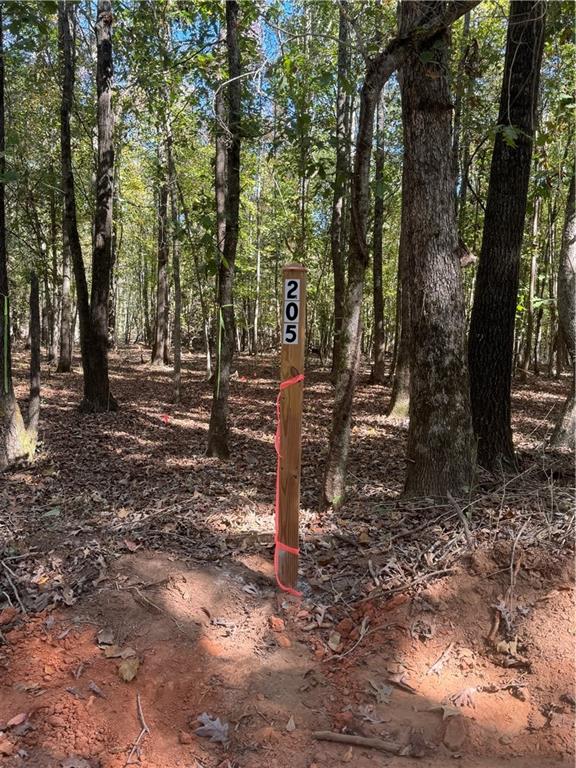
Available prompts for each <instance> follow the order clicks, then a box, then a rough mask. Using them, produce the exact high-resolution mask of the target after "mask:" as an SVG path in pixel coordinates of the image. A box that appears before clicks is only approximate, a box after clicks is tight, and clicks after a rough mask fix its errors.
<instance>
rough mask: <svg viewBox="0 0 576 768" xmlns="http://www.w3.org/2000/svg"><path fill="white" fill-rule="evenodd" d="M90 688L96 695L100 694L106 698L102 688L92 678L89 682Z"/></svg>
mask: <svg viewBox="0 0 576 768" xmlns="http://www.w3.org/2000/svg"><path fill="white" fill-rule="evenodd" d="M88 690H89V691H92V693H95V694H96V696H99V697H100V698H101V699H105V698H106V695H105V693H104V691H103V690H102V688H100V686H98V685H96V683H95V682H94V681H93V680H90V682H89V683H88Z"/></svg>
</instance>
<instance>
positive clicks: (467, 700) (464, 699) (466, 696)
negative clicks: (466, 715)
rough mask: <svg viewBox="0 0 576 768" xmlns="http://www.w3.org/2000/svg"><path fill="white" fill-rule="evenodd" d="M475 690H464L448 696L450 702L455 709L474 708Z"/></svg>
mask: <svg viewBox="0 0 576 768" xmlns="http://www.w3.org/2000/svg"><path fill="white" fill-rule="evenodd" d="M476 693H477V690H476V688H464V690H462V691H459V692H458V693H454V694H453V695H452V696H450V701H451V702H452V704H454V705H455V706H456V707H471V708H474V707H476V704H475V703H474V696H475V695H476Z"/></svg>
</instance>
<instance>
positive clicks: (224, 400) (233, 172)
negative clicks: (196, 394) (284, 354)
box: [206, 0, 242, 459]
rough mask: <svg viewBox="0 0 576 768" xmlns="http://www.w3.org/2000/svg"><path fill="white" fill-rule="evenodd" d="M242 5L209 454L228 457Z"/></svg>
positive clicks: (231, 21) (233, 72)
mask: <svg viewBox="0 0 576 768" xmlns="http://www.w3.org/2000/svg"><path fill="white" fill-rule="evenodd" d="M238 13H239V5H238V3H237V2H236V0H229V2H227V3H226V47H227V52H228V77H229V81H230V82H229V83H228V86H227V87H228V130H229V133H230V138H229V145H228V153H227V158H226V182H227V193H226V233H225V236H224V251H223V254H222V258H221V260H220V265H219V269H218V317H217V334H218V339H219V342H218V344H217V349H216V375H215V377H214V394H213V399H212V410H211V413H210V425H209V428H208V445H207V449H206V454H207V455H208V456H217V457H218V458H220V459H227V458H228V457H229V455H230V448H229V441H228V409H229V405H228V399H229V392H230V373H231V369H232V361H233V357H234V292H233V288H234V264H235V260H236V247H237V244H238V213H239V206H240V130H241V93H242V86H241V81H240V75H241V65H240V45H239V35H238Z"/></svg>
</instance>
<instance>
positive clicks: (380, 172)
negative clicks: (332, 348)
mask: <svg viewBox="0 0 576 768" xmlns="http://www.w3.org/2000/svg"><path fill="white" fill-rule="evenodd" d="M383 126H384V101H383V97H382V96H381V97H380V101H379V102H378V109H377V111H376V151H375V153H374V155H375V158H374V159H375V162H374V166H375V167H374V181H375V187H376V189H375V193H374V227H373V236H372V259H373V260H372V289H373V306H374V353H373V358H374V359H373V363H372V374H371V378H372V381H373V382H374V383H375V384H384V378H385V374H386V366H385V358H384V355H385V335H384V293H383V285H382V228H383V226H384V160H385V152H384V135H383Z"/></svg>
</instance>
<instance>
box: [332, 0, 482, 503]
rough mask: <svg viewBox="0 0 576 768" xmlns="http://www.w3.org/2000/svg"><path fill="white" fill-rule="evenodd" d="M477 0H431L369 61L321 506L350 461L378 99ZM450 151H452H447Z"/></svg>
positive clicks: (337, 496)
mask: <svg viewBox="0 0 576 768" xmlns="http://www.w3.org/2000/svg"><path fill="white" fill-rule="evenodd" d="M477 4H478V1H477V0H470V2H464V0H458V1H457V2H454V3H451V4H450V5H449V6H447V7H444V4H443V3H438V4H436V3H435V4H433V5H434V7H433V8H431V13H430V14H427V16H426V18H425V19H422V21H421V23H419V24H417V25H416V26H415V27H414V28H413V29H410V30H409V31H407V32H406V34H403V35H401V36H399V37H396V38H394V39H393V40H391V41H390V42H389V43H388V45H387V46H386V48H384V50H383V51H381V53H379V54H378V55H377V56H376V57H375V58H373V59H369V60H368V61H367V63H366V74H365V77H364V83H363V85H362V89H361V93H360V116H359V120H358V133H357V138H356V152H355V156H354V174H353V179H352V185H351V200H350V206H351V216H350V242H349V248H348V290H347V295H346V302H345V305H344V318H343V323H342V353H341V359H340V365H339V370H338V374H337V380H336V393H335V397H334V408H333V414H332V429H331V432H330V438H329V444H328V445H329V447H328V456H327V459H326V467H325V472H324V481H323V487H322V497H321V499H320V506H321V508H325V507H327V506H332V507H338V506H340V505H341V504H342V502H343V500H344V492H345V481H346V464H347V461H348V451H349V446H350V427H351V420H352V402H353V399H354V390H355V388H356V380H357V376H358V366H359V361H360V351H361V338H362V312H361V310H362V297H363V291H364V276H365V273H366V267H367V265H368V246H367V243H366V229H367V219H368V201H369V178H370V157H371V153H372V137H373V130H374V113H375V109H376V103H377V101H378V98H379V97H380V92H381V91H382V87H383V85H384V83H385V82H386V81H387V80H388V78H389V77H390V76H391V75H392V73H393V72H394V71H395V70H396V69H397V68H398V67H400V66H401V65H402V64H403V62H404V60H405V59H406V57H407V55H408V51H409V50H416V51H418V50H421V49H422V47H423V46H424V45H425V44H426V43H427V41H428V40H430V39H431V38H433V37H434V36H435V35H437V34H439V33H440V32H441V31H442V30H444V29H445V28H446V27H448V26H449V25H450V24H452V23H453V22H454V21H455V20H456V19H457V18H459V17H460V16H461V15H462V14H463V13H466V11H468V10H470V9H471V8H472V7H474V5H477ZM448 157H450V153H449V152H448Z"/></svg>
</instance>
